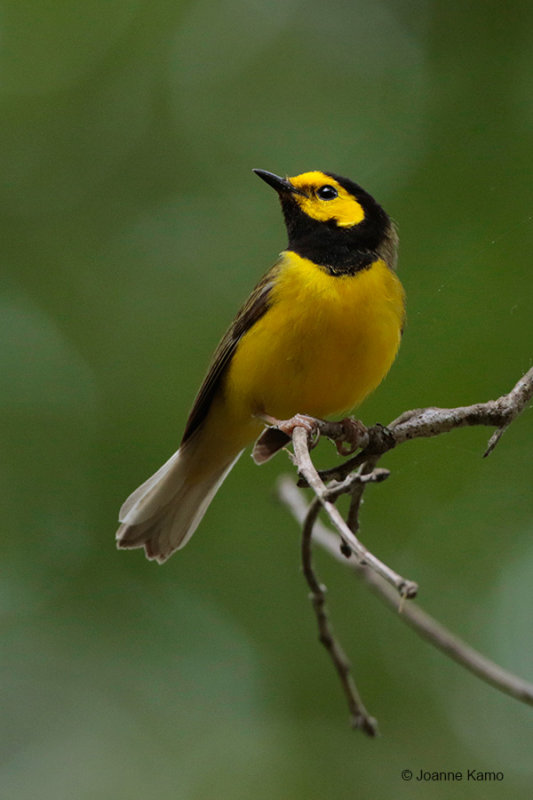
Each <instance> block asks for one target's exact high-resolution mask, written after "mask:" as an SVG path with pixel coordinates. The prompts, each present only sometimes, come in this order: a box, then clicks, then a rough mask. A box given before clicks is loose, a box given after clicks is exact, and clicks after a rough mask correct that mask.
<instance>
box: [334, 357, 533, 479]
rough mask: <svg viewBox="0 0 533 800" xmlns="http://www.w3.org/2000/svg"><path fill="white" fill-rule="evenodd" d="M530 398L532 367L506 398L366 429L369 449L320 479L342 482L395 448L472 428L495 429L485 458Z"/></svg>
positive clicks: (424, 411)
mask: <svg viewBox="0 0 533 800" xmlns="http://www.w3.org/2000/svg"><path fill="white" fill-rule="evenodd" d="M532 398H533V367H532V368H531V369H530V370H529V371H528V372H526V374H525V375H523V376H522V378H520V380H519V381H518V382H517V383H516V384H515V386H514V387H513V388H512V389H511V391H510V392H509V393H508V394H504V395H502V396H501V397H499V398H498V399H497V400H489V401H488V402H486V403H475V404H474V405H471V406H459V407H458V408H436V407H430V408H415V409H413V410H412V411H406V412H405V413H404V414H402V415H401V416H399V417H398V418H397V419H395V420H394V421H393V422H391V423H390V424H389V425H388V426H387V427H386V428H385V427H383V425H374V426H373V427H371V428H368V429H367V434H368V445H366V446H365V448H364V449H363V450H362V451H361V452H360V453H358V454H357V455H356V456H354V457H353V458H350V459H348V461H345V462H344V463H343V464H340V465H338V466H336V467H333V469H330V470H324V471H322V472H321V473H320V477H321V478H322V480H323V481H328V480H330V479H331V478H336V479H337V480H341V479H342V478H344V477H346V475H348V474H349V473H350V472H352V470H354V469H355V468H356V467H359V466H361V464H364V463H365V462H366V461H367V460H368V458H369V457H370V456H381V455H383V454H384V453H386V452H387V451H388V450H392V448H393V447H396V446H397V445H398V444H403V442H407V441H410V440H411V439H419V438H421V437H425V438H427V437H431V436H439V435H440V434H441V433H449V432H450V431H452V430H454V429H455V428H464V427H466V426H471V425H487V426H489V427H491V426H492V427H495V428H497V429H498V430H497V431H495V432H494V434H493V435H492V436H491V438H490V440H489V443H488V445H487V449H486V450H485V453H484V455H485V456H488V455H489V454H490V453H491V452H492V451H493V450H494V448H495V446H496V444H497V443H498V442H499V440H500V438H501V436H502V434H503V433H504V432H505V431H506V430H507V428H508V427H509V425H510V424H511V422H513V421H514V420H515V419H516V418H517V417H518V416H519V415H520V414H521V413H522V411H523V410H524V409H525V408H526V406H527V404H528V403H529V402H530V401H531V400H532ZM326 435H327V434H326Z"/></svg>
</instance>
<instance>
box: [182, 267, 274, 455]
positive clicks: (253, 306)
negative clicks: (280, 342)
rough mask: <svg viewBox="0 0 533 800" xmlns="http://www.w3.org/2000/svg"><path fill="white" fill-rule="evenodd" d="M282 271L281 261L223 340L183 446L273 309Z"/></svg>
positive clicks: (192, 415)
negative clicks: (242, 345) (242, 344)
mask: <svg viewBox="0 0 533 800" xmlns="http://www.w3.org/2000/svg"><path fill="white" fill-rule="evenodd" d="M278 272H279V262H277V263H276V264H275V265H274V266H273V267H272V268H271V269H270V270H269V271H268V272H267V273H266V275H264V276H263V278H262V279H261V280H260V281H259V283H258V284H257V286H256V287H255V289H254V290H253V291H252V293H251V295H250V297H249V298H248V300H247V301H246V302H245V303H244V305H243V306H242V307H241V309H240V310H239V312H238V314H237V316H236V317H235V319H234V320H233V322H232V324H231V325H230V327H229V328H228V330H227V331H226V333H225V334H224V336H223V338H222V340H221V341H220V343H219V345H218V347H217V349H216V350H215V353H214V355H213V358H212V360H211V364H210V366H209V370H208V372H207V375H206V377H205V378H204V382H203V383H202V385H201V387H200V391H199V392H198V394H197V396H196V400H195V401H194V405H193V407H192V410H191V413H190V414H189V418H188V420H187V424H186V425H185V432H184V434H183V439H182V442H181V443H182V444H184V442H186V441H187V440H188V439H190V437H191V436H192V435H193V433H194V432H195V431H196V430H197V429H198V428H199V426H200V425H201V424H202V422H203V421H204V419H205V418H206V416H207V413H208V411H209V408H210V406H211V403H212V401H213V397H214V396H215V393H216V391H217V390H218V388H219V386H220V383H221V381H222V378H223V376H224V374H225V372H226V370H227V368H228V366H229V364H230V362H231V359H232V357H233V354H234V353H235V350H236V349H237V345H238V344H239V340H240V339H241V338H242V337H243V336H244V334H245V333H246V332H247V331H249V330H250V328H251V327H252V326H253V325H255V323H256V322H257V321H258V320H259V319H261V317H262V316H263V314H264V313H265V312H266V311H267V309H268V308H269V305H270V295H271V292H272V287H273V286H274V283H275V281H276V276H277V274H278Z"/></svg>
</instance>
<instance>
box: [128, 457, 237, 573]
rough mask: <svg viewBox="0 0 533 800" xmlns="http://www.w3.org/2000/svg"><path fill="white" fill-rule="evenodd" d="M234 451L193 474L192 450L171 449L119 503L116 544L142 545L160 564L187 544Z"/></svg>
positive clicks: (231, 462) (227, 470)
mask: <svg viewBox="0 0 533 800" xmlns="http://www.w3.org/2000/svg"><path fill="white" fill-rule="evenodd" d="M193 450H194V448H193ZM240 455H241V453H238V454H237V455H236V456H234V457H233V458H232V459H230V460H229V461H225V462H224V463H223V464H220V465H217V466H215V467H214V469H211V470H210V471H209V472H207V473H206V470H205V469H203V470H202V474H201V476H200V477H195V473H196V475H197V474H198V471H197V470H196V469H194V468H192V467H194V452H191V450H190V449H189V448H188V447H187V446H185V447H184V448H183V447H182V448H180V449H179V450H177V451H176V452H175V453H174V455H173V456H171V458H169V460H168V461H167V462H166V463H165V464H163V466H162V467H161V468H160V469H158V471H157V472H156V473H154V474H153V475H152V476H151V477H150V478H148V480H147V481H145V482H144V483H143V484H142V485H141V486H139V488H138V489H136V490H135V491H134V492H133V493H132V494H131V495H130V496H129V497H128V499H127V500H126V502H125V503H124V504H123V506H122V508H121V509H120V512H119V520H120V522H121V523H122V524H121V526H120V528H119V529H118V531H117V536H116V538H117V547H124V548H134V547H144V549H145V551H146V557H147V558H149V559H151V560H155V561H158V562H159V563H160V564H162V563H163V562H164V561H166V560H167V558H169V556H171V555H172V553H173V552H174V551H175V550H178V549H180V548H181V547H184V546H185V545H186V544H187V542H188V541H189V539H190V538H191V536H192V535H193V533H194V531H195V530H196V528H197V527H198V525H199V524H200V521H201V519H202V517H203V516H204V514H205V512H206V511H207V507H208V506H209V503H210V502H211V500H212V499H213V497H214V496H215V494H216V492H217V490H218V488H219V486H220V485H221V483H222V482H223V480H224V478H225V477H226V475H227V474H228V472H229V471H230V470H231V468H232V467H233V465H234V464H235V462H236V461H237V459H238V458H239V456H240Z"/></svg>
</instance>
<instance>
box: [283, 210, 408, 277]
mask: <svg viewBox="0 0 533 800" xmlns="http://www.w3.org/2000/svg"><path fill="white" fill-rule="evenodd" d="M281 205H282V208H283V214H284V217H285V224H286V226H287V233H288V234H289V243H288V247H287V249H288V250H292V251H293V252H294V253H297V254H298V255H299V256H302V258H307V259H309V261H312V262H313V263H314V264H317V265H318V266H320V267H322V268H323V269H325V270H326V271H327V272H329V273H330V275H335V276H339V277H340V276H343V275H353V274H355V273H356V272H359V271H361V270H363V269H368V267H370V266H371V265H372V264H373V263H374V262H375V261H377V260H378V259H379V258H383V259H384V260H385V261H386V262H387V263H388V264H389V266H390V267H392V268H394V263H390V261H391V259H390V258H389V255H390V250H391V244H392V241H391V239H392V237H394V236H395V234H394V230H393V228H392V225H391V222H390V220H389V218H388V216H387V215H386V214H385V212H384V211H382V209H381V208H379V206H378V208H379V211H380V212H381V213H380V214H376V215H372V216H368V217H365V219H364V220H363V221H362V222H361V223H359V225H354V226H353V227H352V228H340V227H338V226H337V225H336V224H335V223H334V222H333V221H330V222H319V221H317V220H314V219H311V218H310V217H308V216H307V214H304V212H303V211H302V210H301V209H300V208H299V206H298V205H297V204H296V203H295V202H294V200H293V199H292V198H290V197H288V198H281ZM376 205H377V204H376Z"/></svg>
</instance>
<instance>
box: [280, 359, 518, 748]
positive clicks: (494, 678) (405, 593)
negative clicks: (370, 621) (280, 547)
mask: <svg viewBox="0 0 533 800" xmlns="http://www.w3.org/2000/svg"><path fill="white" fill-rule="evenodd" d="M532 397H533V368H531V369H530V370H529V371H528V372H527V373H526V374H525V375H524V376H523V377H522V378H521V379H520V380H519V381H518V382H517V383H516V385H515V386H514V387H513V389H512V390H511V391H510V392H509V393H508V394H506V395H502V396H501V397H500V398H498V399H497V400H490V401H488V402H487V403H477V404H475V405H471V406H462V407H459V408H451V409H450V408H423V409H414V410H412V411H408V412H406V413H404V414H402V415H401V416H400V417H398V418H397V419H396V420H394V421H393V422H392V423H390V425H389V426H388V427H386V428H385V427H383V426H382V425H374V426H373V427H372V428H368V429H366V430H364V429H363V435H362V437H361V443H362V446H363V449H362V450H361V452H359V453H358V454H357V455H356V456H354V457H353V458H350V459H349V460H348V461H346V462H344V463H343V464H341V465H339V466H337V467H334V468H333V469H330V470H325V471H322V472H320V473H318V471H317V470H316V469H315V466H314V464H313V462H312V460H311V456H310V453H309V441H308V433H307V431H306V430H305V429H304V428H302V427H296V428H294V431H293V434H292V441H293V447H294V458H293V460H294V462H295V463H296V466H297V468H298V474H299V476H300V481H299V485H303V486H309V487H310V488H311V489H312V490H313V492H314V494H315V499H314V500H313V501H312V503H311V505H310V506H309V508H307V507H306V506H305V503H304V502H303V500H302V498H301V496H300V493H299V492H298V489H297V488H296V486H294V484H293V483H292V481H289V480H288V479H286V478H285V479H283V480H282V481H281V482H280V485H279V494H280V497H281V499H282V500H283V501H284V502H285V503H286V504H287V505H288V507H289V508H290V510H291V512H292V513H293V515H294V516H295V517H296V518H297V519H298V520H299V521H300V522H303V534H302V566H303V571H304V574H305V577H306V580H307V583H308V585H309V587H310V590H311V599H312V602H313V607H314V610H315V614H316V617H317V623H318V628H319V633H320V640H321V642H322V643H323V644H324V646H325V647H326V649H327V650H328V652H329V654H330V657H331V659H332V661H333V664H334V666H335V668H336V670H337V672H338V674H339V677H340V680H341V684H342V687H343V690H344V692H345V695H346V698H347V701H348V706H349V709H350V714H351V718H352V723H353V725H354V727H356V728H359V729H361V730H363V731H364V732H366V733H367V734H369V735H371V736H374V735H376V733H377V723H376V721H375V720H374V719H373V718H372V717H371V716H369V714H368V712H367V711H366V709H365V707H364V704H363V702H362V700H361V697H360V695H359V692H358V690H357V687H356V685H355V682H354V680H353V678H352V676H351V674H350V666H349V662H348V659H347V658H346V655H345V653H344V651H343V649H342V647H341V646H340V643H339V642H338V640H337V639H336V637H335V635H334V633H333V629H332V627H331V624H330V622H329V619H328V616H327V613H326V607H325V587H323V586H322V585H321V584H320V582H319V580H318V578H317V576H316V574H315V572H314V569H313V565H312V559H311V541H312V539H315V540H316V541H319V542H320V544H321V545H322V546H323V547H324V548H325V549H327V550H328V552H330V553H331V554H332V555H333V556H334V557H335V558H337V559H338V560H340V561H341V562H342V563H348V564H349V566H351V567H352V568H353V569H354V570H355V571H356V573H357V574H358V575H359V576H360V577H362V578H363V579H364V580H365V582H366V583H367V585H369V586H370V588H371V589H372V590H373V591H374V592H376V593H377V594H378V595H379V596H380V597H382V598H383V599H384V600H386V602H387V603H388V604H389V605H391V606H392V607H393V608H395V609H396V610H399V611H401V612H402V613H401V615H400V616H401V617H402V618H403V619H404V621H405V622H406V623H407V624H409V625H411V626H412V627H413V628H414V629H415V630H416V631H417V632H418V633H419V634H420V635H421V636H423V637H424V638H426V639H427V640H428V641H430V642H431V643H432V644H433V645H434V646H435V647H438V648H439V649H440V650H442V651H443V652H445V653H446V654H447V655H449V656H450V657H451V658H453V659H455V661H457V662H458V663H460V664H461V665H462V666H464V667H465V668H466V669H469V670H470V671H471V672H473V673H474V674H476V675H477V676H478V677H480V678H481V679H482V680H484V681H486V682H488V683H490V684H492V685H493V686H495V687H496V688H498V689H499V690H500V691H502V692H505V693H507V694H509V695H511V696H512V697H515V698H516V699H518V700H521V701H522V702H525V703H528V704H530V705H533V686H532V685H531V684H529V683H527V682H526V681H523V680H522V679H520V678H518V677H516V676H515V675H512V674H511V673H510V672H507V671H506V670H504V669H502V668H501V667H499V666H498V665H497V664H494V663H493V662H492V661H490V660H489V659H487V658H485V657H484V656H482V655H481V654H480V653H478V652H477V651H476V650H474V649H473V648H471V647H470V646H469V645H467V644H466V643H465V642H463V641H461V640H460V639H458V638H457V637H455V636H454V635H453V634H451V633H450V632H449V631H448V630H447V629H446V628H444V627H443V626H442V625H441V624H440V623H438V622H437V621H436V620H434V619H433V618H432V617H430V616H429V615H428V614H426V613H425V612H424V611H422V609H420V608H418V607H417V606H415V605H413V604H410V603H408V604H405V605H404V600H405V599H411V598H413V597H415V595H416V593H417V589H418V587H417V585H416V583H414V582H413V581H410V580H406V579H405V578H403V577H402V576H400V575H398V574H397V573H396V572H395V571H394V570H393V569H391V568H390V567H389V566H387V565H386V564H384V563H383V562H382V561H380V560H379V559H378V558H377V557H376V556H374V555H373V554H372V553H370V551H369V550H367V548H366V547H365V546H364V545H363V544H362V542H361V541H360V540H359V539H358V537H357V536H356V532H357V531H358V529H359V509H360V505H361V501H362V497H363V492H364V490H365V488H366V485H367V483H371V482H373V483H376V482H380V481H382V480H384V479H385V478H386V477H387V476H388V474H389V473H388V471H387V470H383V469H377V468H376V464H377V462H378V460H379V458H380V457H381V456H382V455H383V454H384V453H386V452H387V451H388V450H391V449H392V448H393V447H396V446H397V445H398V444H402V443H403V442H406V441H409V440H410V439H415V438H420V437H431V436H437V435H439V434H441V433H447V432H448V431H451V430H453V429H454V428H459V427H465V426H469V425H488V426H494V427H496V428H497V430H496V431H495V432H494V434H493V435H492V436H491V438H490V439H489V442H488V446H487V449H486V450H485V453H484V456H487V455H489V453H491V452H492V451H493V449H494V447H495V446H496V444H497V443H498V441H499V440H500V438H501V436H502V434H503V433H504V432H505V430H506V429H507V428H508V427H509V425H510V424H511V422H513V420H514V419H516V417H517V416H518V415H519V414H520V413H521V412H522V411H523V410H524V408H525V407H526V406H527V404H528V403H529V402H530V401H531V399H532ZM319 428H320V430H321V432H322V433H324V434H325V435H326V436H330V437H331V438H333V439H335V440H336V441H337V442H338V441H339V440H341V439H342V432H343V430H344V424H343V423H330V422H328V423H321V424H320V425H319ZM355 469H358V472H357V473H355V474H354V470H355ZM325 481H330V483H328V485H326V483H325ZM346 493H349V494H351V505H350V511H349V513H348V521H347V522H346V521H345V520H344V519H343V518H342V516H341V514H340V513H339V511H338V509H337V508H336V507H335V505H334V503H335V501H336V499H337V498H338V497H339V496H340V495H341V494H346ZM320 507H322V508H323V509H324V511H325V512H326V514H327V515H328V517H329V520H330V522H331V523H332V525H333V526H334V527H335V528H336V530H337V533H338V534H339V535H340V547H339V540H338V539H337V537H336V535H335V534H334V533H333V532H332V531H330V530H328V529H327V528H325V527H324V526H322V525H321V524H320V523H319V522H317V516H318V513H319V510H320ZM352 555H353V556H355V558H351V556H352ZM398 595H399V596H398Z"/></svg>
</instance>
